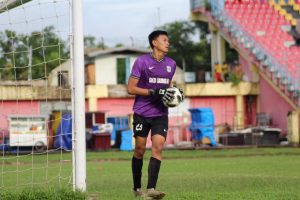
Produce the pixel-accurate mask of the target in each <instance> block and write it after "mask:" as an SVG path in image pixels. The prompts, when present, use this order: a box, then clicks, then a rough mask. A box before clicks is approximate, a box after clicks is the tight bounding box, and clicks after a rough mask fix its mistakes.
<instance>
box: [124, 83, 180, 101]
mask: <svg viewBox="0 0 300 200" xmlns="http://www.w3.org/2000/svg"><path fill="white" fill-rule="evenodd" d="M138 82H139V79H137V78H134V77H129V79H128V85H127V92H128V94H131V95H140V96H148V95H159V96H160V97H161V98H162V100H163V101H170V100H171V99H173V98H174V92H173V91H170V90H168V88H165V89H155V90H153V89H145V88H140V87H138Z"/></svg>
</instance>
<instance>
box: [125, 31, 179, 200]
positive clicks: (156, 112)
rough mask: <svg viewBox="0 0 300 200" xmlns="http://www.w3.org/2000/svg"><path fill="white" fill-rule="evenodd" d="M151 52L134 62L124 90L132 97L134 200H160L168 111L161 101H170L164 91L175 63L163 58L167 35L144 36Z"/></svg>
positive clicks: (157, 32)
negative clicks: (148, 152)
mask: <svg viewBox="0 0 300 200" xmlns="http://www.w3.org/2000/svg"><path fill="white" fill-rule="evenodd" d="M148 39H149V43H150V46H151V48H152V52H151V53H149V54H145V55H142V56H140V57H138V58H137V60H136V61H135V63H134V65H133V67H132V71H131V74H130V77H129V80H128V86H127V91H128V93H129V94H132V95H136V97H135V102H134V105H133V111H134V115H133V132H134V137H135V149H134V153H133V157H132V163H131V167H132V176H133V192H134V195H135V196H136V197H151V198H153V199H160V198H163V197H164V196H165V193H164V192H161V191H159V190H156V183H157V179H158V174H159V169H160V165H161V160H162V150H163V146H164V143H165V141H166V137H167V132H168V108H167V107H166V106H164V104H163V101H170V100H172V99H173V98H174V95H173V92H172V91H171V90H168V88H169V87H170V83H171V80H172V78H173V76H174V73H175V70H176V62H175V61H174V60H173V59H171V58H169V57H167V56H165V55H166V53H167V52H168V50H169V45H170V44H169V39H168V34H167V32H165V31H161V30H157V31H153V32H152V33H150V35H149V36H148ZM150 130H151V140H152V149H151V150H152V155H151V158H150V161H149V165H148V184H147V190H146V192H145V193H143V192H142V190H141V177H142V167H143V156H144V153H145V148H146V142H147V136H148V134H149V131H150Z"/></svg>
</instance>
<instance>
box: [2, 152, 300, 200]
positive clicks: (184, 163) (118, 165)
mask: <svg viewBox="0 0 300 200" xmlns="http://www.w3.org/2000/svg"><path fill="white" fill-rule="evenodd" d="M299 150H300V149H299V148H247V149H222V150H220V149H218V150H182V151H180V150H165V151H164V154H163V156H164V160H163V162H162V166H161V171H160V176H159V180H158V189H160V190H162V191H165V192H166V193H167V195H166V197H165V198H164V199H178V200H181V199H189V200H191V199H205V200H210V199H221V200H223V199H228V200H229V199H230V200H235V199H253V200H258V199H259V200H265V199H270V200H274V199H275V200H276V199H278V200H283V199H300V190H299V185H300V167H299V166H300V159H299V158H300V151H299ZM59 156H60V155H58V154H51V155H49V157H48V161H50V162H49V163H48V165H49V166H50V167H51V168H49V170H48V171H49V172H48V177H51V175H52V174H55V173H54V172H52V170H51V169H52V168H53V170H54V169H55V170H57V166H58V165H57V162H55V160H58V158H59ZM149 156H150V151H147V152H146V156H145V157H144V168H143V186H144V188H145V186H146V181H147V167H148V160H149ZM131 157H132V152H120V151H107V152H88V153H87V187H88V189H87V190H88V191H87V192H88V195H90V196H95V197H96V198H95V199H100V200H113V199H116V200H120V199H122V200H126V199H134V198H133V195H132V191H131V188H132V177H131V168H130V165H131V163H130V162H131ZM70 158H71V155H70V154H69V153H66V154H63V159H64V160H68V159H70ZM44 162H45V156H38V157H34V166H37V167H36V168H37V169H38V166H39V165H41V166H44ZM31 165H32V159H29V158H24V160H23V161H22V165H21V166H19V170H21V169H23V167H24V168H26V166H31ZM5 167H7V168H10V169H11V168H14V167H15V166H14V165H13V163H10V164H8V163H6V165H5ZM70 168H71V163H68V162H66V163H64V164H63V165H62V167H60V168H59V169H60V170H62V171H61V172H62V174H66V175H70V173H71V169H70ZM25 171H26V170H25ZM28 173H29V175H28V177H30V175H31V173H36V174H35V176H34V177H37V180H32V182H35V181H41V182H42V181H43V179H45V180H46V177H45V173H44V170H43V168H42V167H41V169H40V170H37V171H34V172H32V170H31V171H30V170H29V172H28ZM28 177H27V178H28ZM3 178H4V182H5V185H9V184H15V180H14V178H16V177H14V176H12V175H9V174H7V175H6V174H4V175H3ZM18 178H19V183H20V182H21V181H24V183H25V181H26V180H25V178H24V180H22V178H21V177H18ZM2 180H3V179H2ZM64 181H65V182H64ZM67 182H68V180H64V179H62V180H60V181H59V182H55V181H54V182H51V184H52V186H53V187H57V186H61V185H64V184H67ZM48 186H49V185H48Z"/></svg>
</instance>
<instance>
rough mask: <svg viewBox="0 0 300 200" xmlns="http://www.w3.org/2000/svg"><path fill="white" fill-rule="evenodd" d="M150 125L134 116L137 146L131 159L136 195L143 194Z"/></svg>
mask: <svg viewBox="0 0 300 200" xmlns="http://www.w3.org/2000/svg"><path fill="white" fill-rule="evenodd" d="M149 127H150V125H149V124H148V123H147V121H146V119H144V118H143V117H141V116H138V115H136V114H134V116H133V132H134V137H135V148H134V152H133V156H132V161H131V169H132V177H133V192H134V195H135V196H142V195H143V193H142V190H141V187H142V184H141V178H142V168H143V156H144V153H145V148H146V142H147V136H148V133H149Z"/></svg>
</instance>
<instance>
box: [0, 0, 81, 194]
mask: <svg viewBox="0 0 300 200" xmlns="http://www.w3.org/2000/svg"><path fill="white" fill-rule="evenodd" d="M77 2H79V1H77ZM72 6H74V5H73V4H72V0H0V148H1V150H0V151H1V156H0V188H1V189H2V190H3V189H14V190H15V189H19V188H21V189H22V188H28V187H31V188H36V187H37V186H38V187H53V188H56V187H66V186H67V187H68V186H70V187H72V186H73V187H74V184H75V181H74V177H73V176H74V172H75V170H74V167H73V166H74V164H73V163H75V162H74V159H72V155H75V153H74V152H73V151H74V149H75V148H74V146H76V145H74V144H75V143H74V141H76V140H75V136H74V135H75V134H72V130H73V132H74V130H76V128H75V129H74V127H73V125H72V124H74V123H72V120H73V119H72V116H74V115H72V114H73V113H74V106H73V105H74V102H73V101H72V94H73V92H72V73H73V71H72V63H73V59H72V55H73V54H74V52H73V42H72V41H73V36H74V34H73V31H72V30H73V27H72V12H73V11H72ZM82 56H83V55H82ZM83 188H84V187H83Z"/></svg>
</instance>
